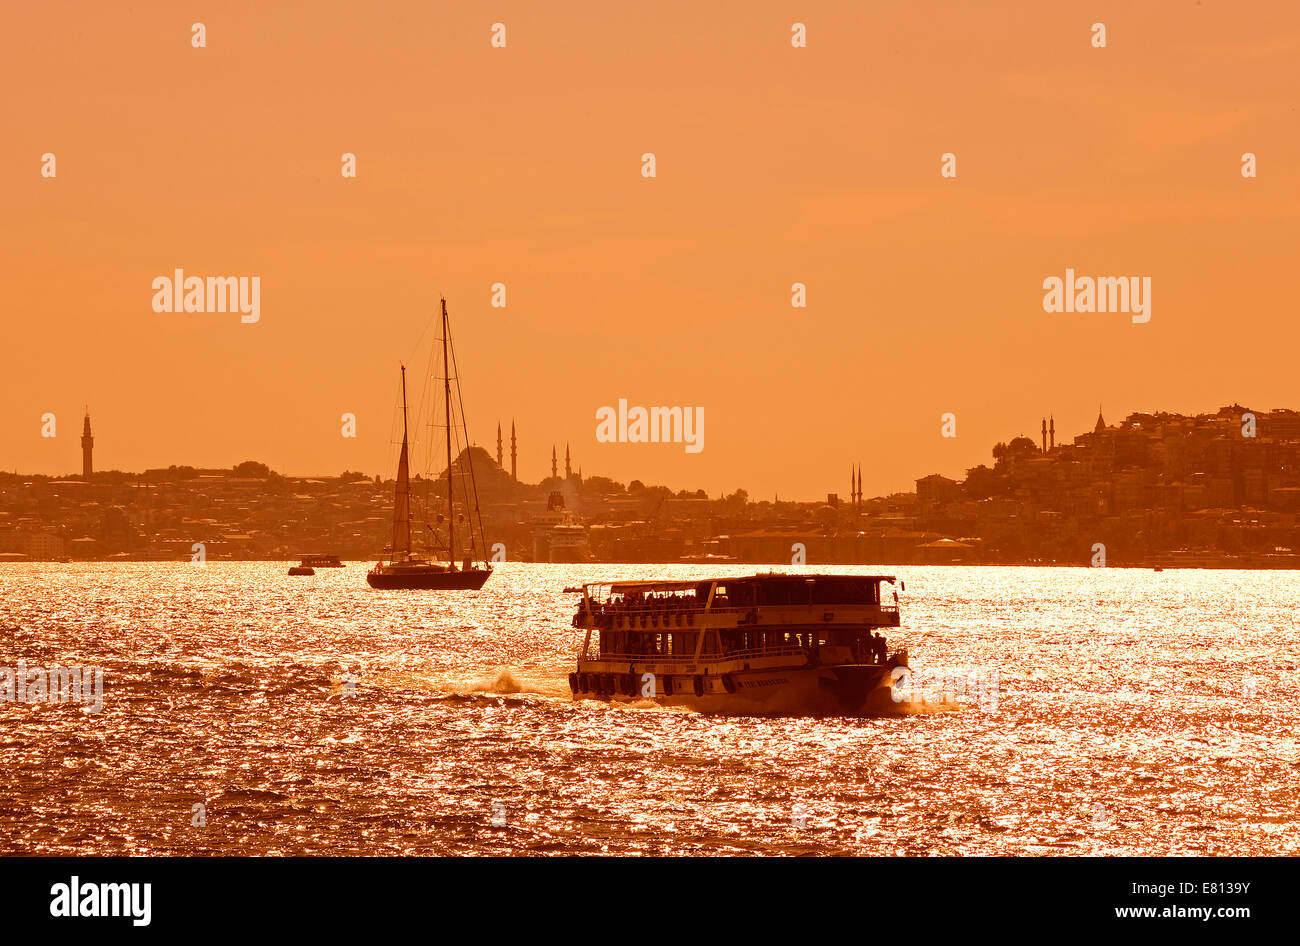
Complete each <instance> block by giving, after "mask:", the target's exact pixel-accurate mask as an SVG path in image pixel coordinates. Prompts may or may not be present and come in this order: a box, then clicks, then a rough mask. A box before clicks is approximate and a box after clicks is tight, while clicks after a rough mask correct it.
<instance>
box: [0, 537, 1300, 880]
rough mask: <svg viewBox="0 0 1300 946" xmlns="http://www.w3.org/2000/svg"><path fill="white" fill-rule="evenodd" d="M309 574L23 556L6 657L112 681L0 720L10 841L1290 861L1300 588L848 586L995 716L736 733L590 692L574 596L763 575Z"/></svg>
mask: <svg viewBox="0 0 1300 946" xmlns="http://www.w3.org/2000/svg"><path fill="white" fill-rule="evenodd" d="M287 567H288V563H283V562H276V563H209V564H208V565H206V566H203V567H200V566H197V565H192V564H188V563H152V564H148V563H125V564H69V565H53V564H5V565H0V666H9V667H12V666H14V665H15V664H16V662H17V661H18V660H20V659H21V660H25V661H26V662H27V664H28V665H29V666H47V665H50V664H54V663H58V664H61V665H64V666H67V665H76V664H80V665H92V666H98V667H101V668H103V670H104V672H105V693H104V708H103V710H102V712H100V713H98V714H92V713H87V712H83V711H81V709H80V708H79V707H76V706H72V705H61V704H53V705H51V704H35V703H29V704H19V703H13V702H9V703H0V772H3V776H2V777H0V853H9V854H12V853H37V854H80V853H97V854H221V855H225V854H458V853H477V854H518V853H579V852H596V853H599V852H608V853H650V854H682V853H699V854H732V853H744V852H755V853H765V854H809V853H811V854H843V853H854V854H1103V855H1104V854H1287V853H1296V852H1297V850H1298V849H1300V840H1297V833H1296V832H1295V831H1294V828H1293V825H1294V822H1295V821H1296V819H1297V817H1298V816H1300V805H1298V804H1297V794H1298V793H1297V783H1298V782H1300V752H1298V751H1297V740H1296V735H1295V726H1296V721H1297V709H1298V708H1300V671H1298V670H1297V663H1298V662H1300V656H1298V655H1300V632H1298V631H1297V623H1296V619H1295V603H1296V600H1297V595H1298V594H1300V575H1297V574H1296V573H1293V572H1247V571H1200V570H1177V571H1174V570H1167V571H1164V572H1152V571H1144V570H1125V569H1083V568H1080V569H1066V568H1043V569H1035V568H958V567H952V568H945V567H915V566H907V567H899V568H898V569H891V568H885V567H881V568H861V569H855V568H834V569H828V570H829V571H835V572H838V573H852V572H861V573H874V572H880V571H883V572H886V573H891V574H892V573H894V571H897V572H898V574H900V576H901V577H903V578H905V579H906V581H907V590H906V592H904V593H902V594H901V596H900V597H901V599H902V605H903V625H904V626H903V627H902V628H901V629H900V630H899V631H896V632H895V634H894V636H893V637H892V638H891V643H897V644H902V645H905V646H906V647H907V648H908V650H909V652H910V653H911V655H912V662H913V665H914V666H916V667H921V668H927V669H930V670H932V671H936V672H940V671H941V672H943V673H944V674H945V675H946V676H947V677H948V678H950V679H956V680H963V679H972V680H982V681H985V682H987V681H988V680H989V679H990V678H991V675H992V674H993V673H996V675H997V679H998V682H999V685H998V689H997V699H996V706H993V705H991V704H990V702H989V701H988V700H987V699H983V700H977V701H973V702H968V703H966V704H964V705H961V706H959V707H956V708H954V707H952V706H951V705H949V706H947V707H944V708H940V711H937V712H911V713H900V714H899V715H893V716H888V717H881V718H875V719H756V718H731V719H729V718H717V717H708V716H701V715H699V714H695V713H691V712H685V711H681V710H664V709H662V708H656V707H654V706H650V705H640V706H633V707H627V706H617V705H615V706H610V705H608V704H604V703H598V702H589V701H579V702H574V701H572V700H571V699H570V697H569V693H568V682H567V674H568V672H569V671H570V670H571V669H572V664H573V659H574V655H575V653H576V650H577V646H578V643H579V640H578V636H577V632H576V631H575V630H574V628H573V627H572V626H571V625H570V617H571V615H572V613H573V608H574V604H575V597H574V596H573V595H566V594H564V593H563V590H562V589H563V588H564V587H565V586H566V585H568V584H574V583H578V582H580V581H582V580H584V579H586V580H596V579H602V580H608V579H611V578H616V577H617V578H633V577H705V576H709V575H713V574H718V573H722V574H739V573H743V572H745V571H746V569H744V568H743V567H737V566H732V567H730V568H724V569H719V568H718V567H717V566H687V565H668V566H612V565H599V566H564V565H555V566H547V565H520V564H507V565H503V566H500V567H499V568H498V571H497V573H496V574H495V575H494V576H493V577H492V579H491V580H490V581H489V582H488V583H487V585H486V586H485V587H484V589H483V590H482V591H481V592H478V593H465V592H458V593H451V592H446V593H440V592H375V591H371V590H370V589H369V588H368V587H367V586H366V584H365V579H364V569H365V566H364V565H356V564H354V565H351V566H350V567H348V568H346V569H318V570H317V577H316V578H315V579H314V580H313V579H311V578H290V577H288V576H287V575H286V574H285V571H286V569H287ZM748 571H750V572H751V573H752V571H753V568H752V567H751V568H750V569H748ZM933 695H935V696H937V694H933ZM981 703H983V705H981ZM917 708H918V709H919V708H920V707H917ZM927 708H934V707H927ZM196 805H202V806H203V808H202V809H201V810H197V811H196V809H195V806H196ZM200 813H201V814H202V816H203V817H200ZM196 821H199V822H206V823H203V824H196V823H195V822H196Z"/></svg>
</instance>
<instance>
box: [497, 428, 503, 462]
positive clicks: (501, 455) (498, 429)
mask: <svg viewBox="0 0 1300 946" xmlns="http://www.w3.org/2000/svg"><path fill="white" fill-rule="evenodd" d="M504 460H505V456H504V455H503V454H502V453H501V422H500V421H498V422H497V466H499V467H500V468H501V469H503V470H504V469H505V464H504V463H503V462H502V461H504Z"/></svg>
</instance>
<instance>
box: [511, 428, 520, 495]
mask: <svg viewBox="0 0 1300 946" xmlns="http://www.w3.org/2000/svg"><path fill="white" fill-rule="evenodd" d="M518 458H519V448H518V445H517V444H516V443H515V422H514V421H513V420H511V421H510V478H511V479H512V480H514V481H515V482H516V483H518V482H519V470H518V467H517V466H516V465H515V461H516V460H517V459H518Z"/></svg>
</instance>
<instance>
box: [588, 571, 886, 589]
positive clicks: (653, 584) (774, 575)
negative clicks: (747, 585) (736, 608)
mask: <svg viewBox="0 0 1300 946" xmlns="http://www.w3.org/2000/svg"><path fill="white" fill-rule="evenodd" d="M821 579H835V580H840V581H845V580H856V581H887V582H889V583H890V584H891V585H892V584H893V583H894V581H895V577H894V576H893V575H800V574H788V573H786V572H763V573H760V574H755V575H723V576H716V577H713V578H694V579H675V580H664V581H590V582H587V583H586V584H585V585H583V587H584V588H608V589H609V590H610V591H611V592H615V591H685V590H688V589H689V590H694V589H696V588H699V587H700V585H707V584H710V583H712V582H715V581H716V582H731V581H736V582H739V581H745V582H750V581H818V580H821Z"/></svg>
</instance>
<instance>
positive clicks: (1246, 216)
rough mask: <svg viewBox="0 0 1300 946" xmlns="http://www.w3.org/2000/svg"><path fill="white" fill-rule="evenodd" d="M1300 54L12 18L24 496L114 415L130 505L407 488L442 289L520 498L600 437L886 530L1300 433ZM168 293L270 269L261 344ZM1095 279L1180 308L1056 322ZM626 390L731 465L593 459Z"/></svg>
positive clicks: (784, 31)
mask: <svg viewBox="0 0 1300 946" xmlns="http://www.w3.org/2000/svg"><path fill="white" fill-rule="evenodd" d="M195 22H202V23H204V25H205V27H206V39H207V47H206V48H202V49H196V48H194V47H193V46H192V45H191V35H192V34H191V25H192V24H193V23H195ZM497 22H500V23H504V24H505V26H506V40H507V46H506V47H505V48H493V47H492V46H491V44H490V39H491V35H492V25H493V23H497ZM795 22H802V23H805V24H806V26H807V37H808V45H807V48H803V49H797V48H793V47H792V46H791V42H790V39H791V25H792V24H793V23H795ZM1095 22H1102V23H1104V24H1105V27H1106V43H1107V45H1106V48H1104V49H1097V48H1094V47H1093V46H1092V44H1091V41H1092V35H1093V34H1092V30H1091V27H1092V24H1093V23H1095ZM1298 62H1300V4H1296V3H1295V2H1294V0H1277V2H1258V0H1252V2H1226V0H1204V2H1164V3H1155V2H1153V3H1142V4H1134V3H1129V2H1088V3H1076V2H1053V3H1037V2H1030V0H1025V2H1017V3H1008V2H1003V3H925V2H908V3H899V2H889V3H883V2H882V3H864V2H861V0H853V2H842V3H841V2H807V0H801V2H798V3H789V2H786V3H779V2H752V0H750V2H726V3H720V2H719V3H708V2H704V3H699V2H681V3H675V2H668V3H662V2H660V3H649V4H642V3H638V4H630V3H608V2H590V3H588V2H582V3H578V2H563V0H561V2H555V3H536V2H529V3H511V2H504V0H494V2H492V3H464V4H450V3H448V4H440V3H431V2H428V0H418V2H416V0H411V2H376V3H369V4H361V3H348V4H342V3H322V2H311V3H305V2H304V3H298V4H287V3H274V4H272V3H252V2H250V3H233V2H222V3H200V4H183V5H177V4H175V3H168V2H142V0H138V2H135V3H133V4H131V5H129V6H123V5H121V4H100V3H89V2H87V3H77V4H68V3H24V4H21V5H19V4H6V5H5V8H4V11H3V13H0V78H2V79H3V83H4V88H5V93H4V96H3V98H0V127H3V129H4V135H3V144H2V145H0V217H2V219H3V227H2V228H0V240H3V246H2V247H0V259H3V264H2V265H3V275H4V279H3V293H2V294H0V313H2V315H3V319H4V336H3V338H4V342H3V347H2V348H0V351H2V352H3V355H2V358H3V363H2V364H0V467H2V468H4V469H9V470H12V469H17V470H19V471H24V472H44V473H62V472H71V471H74V470H78V469H79V468H80V450H79V446H78V443H77V439H78V437H79V435H80V428H81V414H82V407H83V405H84V404H86V403H89V404H90V408H91V413H92V417H93V421H94V428H95V436H96V466H97V467H98V468H101V469H110V468H115V469H128V470H139V469H143V468H145V467H152V466H165V465H168V464H171V463H190V464H194V465H204V466H230V465H232V464H234V463H236V462H238V461H241V460H245V459H257V460H261V461H264V462H266V463H268V464H270V465H271V466H272V467H273V468H275V469H278V470H281V471H284V472H289V473H308V472H337V471H341V470H343V469H353V470H358V469H359V470H363V471H365V472H368V473H378V472H382V473H384V475H386V476H391V475H392V473H393V469H392V466H391V464H392V462H393V456H394V453H393V450H392V449H391V446H390V430H391V419H392V410H393V398H394V391H395V388H396V377H397V375H396V371H397V363H398V361H399V360H400V359H404V358H408V357H410V355H411V351H412V348H413V346H414V345H415V344H416V342H417V340H418V339H419V337H420V335H421V333H422V331H423V330H424V328H425V325H426V320H428V319H429V318H431V317H432V316H433V314H434V313H435V312H436V311H437V305H438V296H439V293H443V294H445V295H446V296H447V299H448V302H449V306H450V310H451V313H452V317H453V320H454V327H455V328H454V330H455V332H456V337H457V346H458V349H459V352H460V355H461V362H462V365H461V366H462V369H463V370H464V372H465V398H466V406H467V409H468V414H469V422H470V428H471V433H472V435H473V438H474V439H475V440H476V441H477V442H478V443H480V444H482V445H484V446H486V447H488V448H489V449H490V450H492V451H495V437H496V424H497V422H498V420H500V421H503V422H504V423H505V425H506V428H507V436H508V429H509V423H510V420H511V418H514V419H515V421H516V423H517V424H518V428H519V436H520V445H521V447H520V470H519V472H520V476H521V477H522V478H525V479H527V480H529V481H534V480H536V479H538V478H540V477H541V476H543V475H545V474H546V473H548V472H549V464H550V453H551V446H552V444H553V443H558V444H559V447H560V453H561V456H563V451H564V444H565V442H566V441H567V442H569V443H571V444H572V449H573V454H574V462H575V466H576V465H578V464H581V466H582V468H583V470H584V472H585V473H587V474H589V475H590V474H594V473H600V474H605V475H609V476H613V477H615V478H617V479H621V480H628V479H631V478H633V477H639V478H641V479H643V480H646V481H647V482H661V483H664V484H666V485H669V486H672V487H674V488H683V487H689V488H692V489H694V488H704V489H706V490H708V491H709V492H710V493H711V494H713V493H717V492H719V491H723V490H727V491H730V490H733V489H735V488H736V487H741V486H743V487H745V488H746V489H748V490H749V491H750V493H751V494H753V495H757V496H761V497H770V496H771V495H772V494H773V493H780V494H781V495H782V496H783V497H787V498H809V499H811V498H815V497H818V496H822V495H824V494H825V493H827V492H828V491H836V492H839V493H841V494H845V493H847V491H848V483H847V475H848V469H849V466H850V464H851V463H855V462H861V463H862V464H863V469H864V486H865V490H866V492H867V494H868V495H873V494H878V493H882V492H886V491H890V490H894V489H906V488H911V484H912V481H913V479H914V478H916V477H918V476H922V475H925V474H927V473H931V472H942V473H946V474H949V475H960V474H961V473H962V471H963V470H965V469H966V468H967V467H970V466H973V465H975V464H977V463H980V462H985V461H987V460H988V459H989V448H990V447H991V446H992V444H993V443H994V442H995V441H997V440H1007V439H1009V438H1010V437H1013V436H1015V435H1017V434H1020V433H1024V434H1028V435H1030V436H1034V437H1036V436H1037V431H1038V424H1039V419H1040V417H1041V416H1042V415H1044V414H1046V413H1048V412H1049V411H1050V412H1053V413H1054V414H1055V416H1056V422H1057V429H1058V435H1059V436H1060V437H1061V438H1062V439H1068V438H1070V437H1073V436H1074V435H1075V434H1078V433H1081V432H1083V431H1085V430H1087V429H1089V428H1091V426H1092V423H1093V421H1094V420H1095V418H1096V412H1097V406H1098V404H1099V403H1100V404H1102V405H1103V406H1104V408H1105V413H1106V417H1107V419H1108V420H1117V419H1119V418H1121V417H1122V416H1123V415H1124V414H1126V413H1128V412H1129V411H1133V410H1154V409H1168V410H1176V411H1183V412H1195V411H1202V410H1213V409H1216V408H1217V407H1219V406H1221V405H1223V404H1227V403H1231V402H1233V401H1241V402H1242V403H1244V404H1248V405H1250V406H1252V407H1255V408H1259V409H1268V408H1273V407H1282V406H1290V407H1300V392H1297V390H1296V378H1297V375H1298V374H1300V372H1298V371H1297V357H1298V355H1297V351H1298V349H1300V346H1298V345H1297V342H1298V341H1300V329H1298V328H1297V322H1296V320H1297V308H1296V299H1297V290H1298V289H1300V275H1298V270H1300V268H1298V267H1297V265H1296V252H1297V245H1298V244H1297V235H1298V234H1297V227H1298V226H1300V223H1298V221H1300V215H1298V213H1297V211H1298V210H1300V206H1298V204H1300V201H1298V200H1297V181H1298V172H1297V168H1298V167H1300V124H1298V123H1300V113H1298V112H1297V87H1298V86H1300V81H1298V80H1300V66H1297V63H1298ZM47 152H48V153H53V154H54V155H55V156H56V169H57V176H56V177H54V178H43V177H42V176H41V168H42V155H43V154H45V153H47ZM344 152H351V153H353V154H355V155H356V159H357V177H356V179H354V180H353V179H345V178H344V177H343V176H342V175H341V174H340V168H341V160H340V158H341V155H342V154H343V153H344ZM645 152H654V154H655V156H656V163H657V177H655V178H654V179H646V178H644V177H643V176H642V173H641V156H642V154H643V153H645ZM945 152H952V153H954V154H955V155H956V162H957V165H956V166H957V177H956V178H955V179H944V178H942V177H941V176H940V161H941V155H943V154H944V153H945ZM1244 152H1253V153H1255V154H1256V155H1257V161H1258V177H1257V178H1256V179H1246V178H1243V176H1242V174H1241V167H1242V154H1243V153H1244ZM178 267H179V268H182V269H184V270H185V271H186V273H187V274H188V275H200V276H208V275H222V276H224V275H231V276H253V275H256V276H259V277H260V279H261V313H260V321H258V322H257V323H256V324H244V323H242V322H241V321H240V318H239V316H238V315H237V314H233V315H232V314H229V313H225V314H221V313H190V314H185V313H162V314H159V313H156V312H154V311H153V309H152V307H151V301H152V299H153V290H152V288H151V284H152V281H153V280H154V279H155V278H156V277H158V276H164V275H166V276H170V275H171V273H172V271H173V269H175V268H178ZM1067 267H1070V268H1073V269H1075V270H1076V271H1077V272H1078V273H1080V274H1091V275H1110V276H1149V277H1151V280H1152V298H1151V320H1150V322H1148V323H1146V324H1134V323H1133V322H1132V320H1131V318H1130V317H1129V316H1128V315H1125V314H1117V313H1106V314H1102V313H1060V314H1049V313H1046V312H1044V311H1043V295H1044V290H1043V280H1044V279H1045V278H1047V277H1049V276H1052V275H1057V276H1063V275H1064V273H1065V270H1066V268H1067ZM495 282H502V283H505V284H506V287H507V303H508V304H507V307H506V308H504V309H494V308H493V307H492V306H491V304H490V303H491V286H492V284H493V283H495ZM795 282H803V283H805V284H806V285H807V301H808V305H807V308H793V307H792V306H791V285H792V284H793V283H795ZM620 397H623V398H627V399H628V400H629V402H630V403H631V404H633V405H645V406H657V405H663V406H668V405H677V406H690V407H694V406H700V407H703V408H704V413H705V430H704V437H705V439H704V449H703V451H702V452H700V453H698V454H691V453H687V452H686V451H685V450H684V449H683V448H682V446H681V445H680V444H658V445H641V444H601V443H597V442H596V438H595V431H596V417H595V414H596V411H597V409H598V408H600V407H602V406H605V405H610V406H613V405H616V404H617V402H618V399H619V398H620ZM46 412H53V413H54V414H55V415H56V417H57V424H58V426H57V432H58V435H57V436H56V437H54V438H44V437H42V436H41V426H42V425H41V417H42V415H43V414H45V413H46ZM344 412H353V413H355V414H356V415H357V418H358V436H357V437H356V438H355V439H347V438H344V437H343V436H341V432H340V428H341V423H340V415H341V414H342V413H344ZM945 412H952V413H954V414H955V415H956V417H957V433H958V435H957V437H956V438H952V439H945V438H943V437H941V436H940V418H941V415H942V414H944V413H945ZM507 450H508V446H507Z"/></svg>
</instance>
